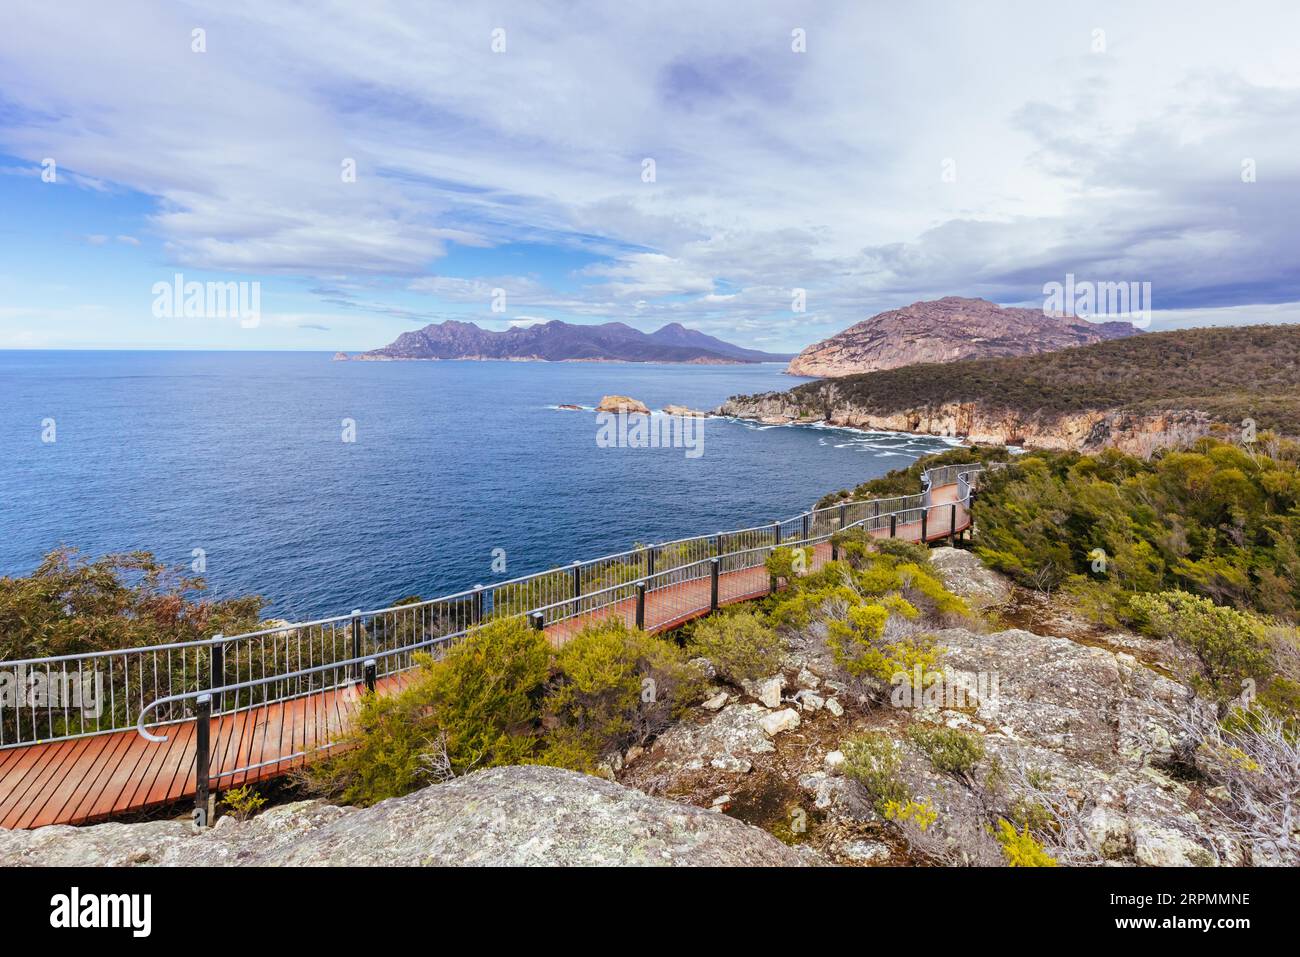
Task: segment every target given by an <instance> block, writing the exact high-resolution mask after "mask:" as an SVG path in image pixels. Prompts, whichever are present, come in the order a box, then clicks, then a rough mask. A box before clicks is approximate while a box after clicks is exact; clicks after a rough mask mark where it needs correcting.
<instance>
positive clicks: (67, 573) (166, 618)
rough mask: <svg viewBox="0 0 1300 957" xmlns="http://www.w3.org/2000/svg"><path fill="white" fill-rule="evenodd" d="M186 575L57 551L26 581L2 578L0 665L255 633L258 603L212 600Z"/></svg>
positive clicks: (134, 557) (137, 555)
mask: <svg viewBox="0 0 1300 957" xmlns="http://www.w3.org/2000/svg"><path fill="white" fill-rule="evenodd" d="M186 571H187V569H182V568H170V567H168V566H166V565H163V564H162V563H160V562H158V561H155V560H154V557H153V555H151V554H150V553H149V552H130V553H128V554H119V555H105V556H104V557H102V558H96V559H93V560H92V559H87V558H84V557H82V556H81V555H80V554H78V552H77V551H76V550H75V549H70V548H63V549H58V550H56V551H53V552H50V553H49V554H48V555H46V556H45V559H44V560H43V561H42V562H41V564H40V565H39V566H38V567H37V569H36V570H35V571H34V572H32V573H31V575H28V576H26V577H24V578H9V577H2V576H0V661H8V660H12V659H15V658H39V657H45V656H49V655H72V654H79V653H81V652H87V651H105V650H108V649H114V648H135V647H139V646H141V645H159V644H170V643H172V642H184V641H198V640H200V639H203V638H210V637H212V635H213V634H214V633H215V632H221V633H223V634H227V635H236V634H239V633H240V632H244V631H255V630H256V629H257V627H258V620H259V615H260V613H261V610H262V606H263V604H264V603H263V601H262V599H261V598H258V597H256V596H247V597H243V598H229V599H221V600H213V599H211V598H208V597H207V596H206V595H205V592H206V590H207V586H206V584H205V583H204V580H203V579H202V578H201V577H198V576H195V575H189V574H186ZM110 664H111V663H110ZM178 677H179V675H178Z"/></svg>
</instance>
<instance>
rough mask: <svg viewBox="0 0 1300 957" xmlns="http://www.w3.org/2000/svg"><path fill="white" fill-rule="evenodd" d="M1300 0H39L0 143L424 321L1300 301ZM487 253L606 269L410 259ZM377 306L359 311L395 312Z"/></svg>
mask: <svg viewBox="0 0 1300 957" xmlns="http://www.w3.org/2000/svg"><path fill="white" fill-rule="evenodd" d="M1298 9H1300V8H1297V7H1296V6H1295V5H1294V4H1293V3H1289V2H1280V0H1279V2H1264V0H1261V2H1256V3H1246V4H1245V5H1244V6H1240V7H1238V8H1236V12H1235V13H1234V14H1233V15H1232V16H1225V15H1223V14H1222V9H1221V6H1220V5H1218V4H1215V3H1211V2H1210V0H1197V2H1192V3H1186V4H1180V5H1179V6H1178V7H1177V8H1176V9H1174V8H1169V7H1158V6H1156V5H1133V4H1121V3H1118V2H1110V3H1100V4H1098V3H1088V4H1083V3H1061V4H1043V5H1037V6H1018V7H1016V8H1015V9H1014V10H1013V9H1011V8H1001V9H999V8H995V9H992V10H990V9H987V8H977V7H976V6H975V5H969V4H962V3H957V2H950V3H944V4H925V5H918V6H916V7H912V8H899V9H891V11H890V14H889V16H888V17H882V16H881V15H880V14H879V12H878V11H876V10H874V9H873V8H872V7H870V6H869V5H859V4H843V5H816V6H809V7H806V8H803V9H800V10H799V11H798V12H797V13H795V12H791V11H790V10H788V9H786V8H784V7H781V6H777V5H773V6H763V5H757V6H756V5H753V4H742V3H739V2H730V3H717V4H699V3H697V2H663V3H657V4H654V5H652V6H649V7H643V8H638V7H636V6H635V5H627V4H625V5H618V6H617V7H609V6H608V5H605V4H599V3H595V2H590V3H578V4H559V3H553V2H552V3H532V2H530V3H516V4H505V5H504V6H502V7H500V8H498V9H494V10H493V11H492V12H491V14H487V13H485V12H484V11H483V10H481V9H478V8H474V7H472V6H469V5H463V4H456V3H451V2H444V3H438V4H433V5H430V4H427V3H424V2H416V0H394V2H391V3H388V4H385V5H383V6H382V7H376V6H374V5H359V6H347V5H337V6H331V7H330V8H329V9H328V12H327V13H323V12H322V11H320V10H318V9H315V8H311V7H296V6H281V5H269V4H264V3H260V2H253V0H243V2H232V3H224V4H221V5H211V4H185V5H174V6H168V7H164V8H159V7H157V6H155V5H152V4H145V3H128V4H124V5H121V6H115V7H114V8H113V10H112V11H111V13H110V12H109V11H108V10H106V8H104V7H103V6H102V5H101V4H99V3H95V2H90V0H81V2H71V3H65V4H58V5H51V4H38V3H29V4H23V5H22V6H20V8H19V9H18V10H16V11H11V12H10V13H9V14H8V17H9V24H8V29H6V31H4V33H3V34H0V63H2V64H3V69H4V76H5V81H6V82H5V85H4V96H5V98H6V101H7V102H8V103H10V104H12V105H13V107H14V109H12V110H9V111H7V112H6V113H5V114H4V115H5V116H6V117H8V119H7V123H6V125H5V126H3V127H0V147H3V149H5V150H6V151H8V152H10V153H14V154H16V155H18V156H20V157H21V158H22V159H23V160H24V161H27V162H31V163H38V162H39V159H40V158H41V157H43V156H54V157H56V158H59V162H60V170H61V173H60V175H61V177H62V176H63V170H64V169H66V170H67V171H68V173H67V175H68V177H69V178H70V179H72V181H74V182H75V183H76V184H78V185H80V186H83V187H85V188H90V189H108V188H114V189H118V188H127V189H132V190H137V191H139V192H142V193H144V194H146V195H149V196H152V197H156V199H157V202H158V210H157V213H156V214H155V215H154V216H153V217H152V222H151V223H150V224H149V226H150V229H151V230H153V231H156V232H157V233H158V234H159V236H160V237H161V238H162V240H163V241H164V243H165V245H164V249H165V250H166V252H167V254H168V255H169V256H170V257H172V258H173V259H174V260H175V261H176V263H177V264H179V265H182V266H192V267H196V268H198V267H203V268H213V269H222V270H230V271H234V272H237V273H241V274H268V273H285V274H289V275H305V276H311V277H331V279H332V280H334V281H335V284H336V286H337V287H339V288H342V287H343V286H344V285H345V284H346V283H347V282H349V281H353V280H357V279H358V278H362V279H364V278H365V277H400V278H401V280H402V282H401V283H399V284H398V286H401V287H404V288H405V289H406V291H408V292H415V293H419V294H421V295H423V296H427V297H428V298H429V301H430V310H429V311H430V312H434V311H436V310H437V308H438V304H439V303H440V302H450V303H460V304H475V303H479V304H484V308H486V303H487V302H488V299H489V297H490V296H491V292H492V290H493V289H494V288H498V287H499V288H504V289H506V290H507V292H508V300H509V304H510V308H512V309H514V308H524V309H530V310H537V309H543V308H545V309H548V310H556V311H557V312H560V313H563V314H565V315H568V316H572V317H578V318H591V319H609V318H632V319H634V320H635V321H636V322H637V323H638V324H643V325H647V326H649V325H654V324H658V323H660V322H662V321H671V320H682V321H687V322H690V323H691V324H693V325H696V326H698V327H701V328H704V329H706V330H707V331H711V332H715V333H726V332H732V333H744V334H750V335H753V336H755V337H757V336H764V337H767V338H768V339H769V340H770V341H783V342H785V343H786V344H787V345H795V344H799V343H801V342H806V341H807V340H808V339H809V338H812V337H814V336H817V335H821V334H824V333H827V332H830V331H833V330H835V329H838V328H842V327H844V326H846V325H848V324H850V323H851V322H854V321H857V320H858V319H860V318H862V317H863V316H864V315H867V314H870V313H872V312H875V311H879V310H880V309H885V308H890V307H894V306H898V305H901V304H903V303H906V302H909V301H912V300H914V299H918V298H925V297H929V296H937V295H945V294H968V295H985V296H988V297H990V298H994V299H997V300H999V301H1004V302H1011V301H1019V300H1023V299H1025V298H1026V297H1028V296H1029V295H1030V294H1031V293H1032V291H1033V290H1035V289H1038V288H1041V285H1042V283H1043V282H1045V281H1048V280H1051V279H1057V278H1060V277H1061V276H1062V275H1063V274H1064V272H1066V271H1072V272H1074V273H1076V274H1078V275H1081V276H1083V275H1090V276H1091V278H1097V279H1102V278H1106V279H1110V278H1115V279H1121V278H1122V279H1137V280H1150V281H1152V283H1153V286H1154V287H1155V296H1156V300H1157V303H1159V302H1160V301H1164V302H1166V303H1169V304H1170V305H1173V306H1176V307H1178V308H1183V307H1186V308H1188V309H1192V308H1195V309H1198V310H1201V311H1204V310H1205V309H1206V308H1208V307H1212V306H1217V307H1221V308H1238V307H1241V306H1243V305H1246V304H1250V303H1253V302H1271V301H1282V300H1294V299H1300V288H1297V287H1298V285H1300V276H1297V270H1296V267H1295V266H1294V264H1293V263H1292V262H1291V258H1292V256H1291V249H1292V248H1293V247H1294V243H1293V242H1291V235H1292V233H1293V227H1292V226H1291V225H1290V223H1291V220H1292V219H1293V211H1294V209H1295V208H1296V207H1297V205H1300V127H1298V126H1297V125H1296V124H1295V123H1294V116H1295V115H1296V113H1297V110H1298V109H1300V61H1297V60H1296V58H1295V57H1294V55H1293V52H1294V51H1293V45H1294V36H1295V35H1296V32H1297V29H1300V12H1298ZM198 20H201V21H202V22H203V23H204V24H205V26H206V29H207V31H208V52H207V53H206V54H194V53H192V52H191V51H190V49H189V30H190V28H191V27H192V25H193V23H194V22H197V21H198ZM794 20H797V21H798V23H797V25H799V26H801V27H803V28H804V29H805V30H806V31H807V36H808V52H807V53H804V54H796V53H793V52H792V51H791V50H790V47H789V34H790V29H791V27H792V25H794V24H793V21H794ZM1098 24H1102V25H1104V28H1105V29H1106V35H1107V51H1106V52H1105V53H1104V54H1101V55H1098V54H1094V53H1091V52H1090V49H1089V44H1090V42H1091V39H1092V29H1093V28H1094V27H1095V26H1096V25H1098ZM495 26H504V27H505V28H506V30H507V36H508V47H507V52H506V53H504V54H493V53H492V52H491V50H490V47H489V31H490V30H491V29H492V28H493V27H495ZM88 34H90V35H94V36H96V37H100V36H102V37H103V42H87V36H88ZM647 157H650V158H653V159H654V160H655V170H656V178H655V181H654V182H653V183H646V182H643V180H642V175H641V174H642V161H643V160H644V159H645V158H647ZM346 158H351V159H355V161H356V168H357V178H356V182H350V183H349V182H344V181H343V178H342V177H341V175H340V171H341V164H342V162H343V161H344V159H346ZM1244 158H1252V159H1254V160H1255V161H1256V162H1257V165H1258V170H1259V177H1258V181H1257V182H1255V183H1252V184H1244V183H1242V182H1241V181H1240V176H1239V171H1240V165H1241V162H1242V160H1243V159H1244ZM945 160H952V161H953V166H952V168H953V169H955V171H956V179H955V181H954V182H945V181H943V179H942V178H941V172H942V170H943V169H944V168H945V167H944V161H945ZM119 240H120V241H121V242H131V241H132V240H131V239H130V237H119ZM504 242H533V243H541V244H549V245H554V246H560V247H569V248H582V249H584V250H588V251H592V252H595V253H598V254H601V255H602V256H603V257H604V260H603V261H601V262H599V263H597V264H595V265H592V266H590V267H587V268H586V269H584V270H581V271H580V273H579V274H578V275H577V276H576V277H574V279H575V281H576V283H577V286H576V288H571V286H570V285H569V284H567V283H565V284H560V283H556V282H554V281H553V280H543V279H541V278H539V277H537V276H534V275H513V276H511V275H503V276H502V277H499V278H497V279H484V278H481V277H480V278H462V277H458V276H455V275H441V274H439V275H430V274H431V273H436V272H438V270H439V262H440V260H441V258H442V257H443V256H444V255H445V253H446V252H447V250H448V249H449V248H450V245H451V244H463V245H467V246H474V247H480V248H481V247H484V246H488V245H493V244H499V243H504ZM526 269H527V266H526V265H524V266H520V267H519V268H518V271H519V272H520V273H523V272H525V271H526ZM794 287H800V288H805V289H807V290H808V298H809V312H808V313H805V314H794V313H791V312H790V310H789V302H790V292H791V289H792V288H794ZM394 288H397V287H394ZM385 295H386V292H385V290H384V289H382V288H380V289H372V290H371V291H370V292H369V293H368V296H369V298H370V301H368V302H366V303H365V304H364V308H366V309H370V310H371V311H385V312H390V313H392V314H398V313H399V312H401V311H402V310H404V309H405V308H406V307H405V306H397V305H395V304H394V303H393V302H391V301H390V302H387V303H385V302H384V301H383V299H384V296H385ZM356 305H357V307H358V308H362V305H361V303H360V302H357V303H356ZM1168 314H1169V315H1175V313H1173V312H1170V313H1168ZM420 315H421V313H420V312H419V311H418V310H417V311H415V312H414V313H413V315H412V317H413V318H417V317H419V316H420Z"/></svg>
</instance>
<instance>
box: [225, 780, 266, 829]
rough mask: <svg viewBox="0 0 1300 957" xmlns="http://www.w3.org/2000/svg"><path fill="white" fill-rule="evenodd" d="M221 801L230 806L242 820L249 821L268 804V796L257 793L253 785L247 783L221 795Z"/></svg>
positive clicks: (232, 811)
mask: <svg viewBox="0 0 1300 957" xmlns="http://www.w3.org/2000/svg"><path fill="white" fill-rule="evenodd" d="M221 803H222V804H223V805H224V806H225V807H228V808H230V811H231V813H233V814H234V815H235V817H236V818H237V819H238V820H240V821H247V820H248V819H249V818H250V817H252V816H253V815H254V814H256V813H257V812H258V811H259V810H261V808H262V806H263V805H265V804H266V798H264V797H262V795H260V794H258V793H257V790H256V789H255V788H253V787H252V786H251V785H248V784H245V785H242V786H240V787H237V788H231V789H230V790H229V791H227V792H226V793H225V794H223V795H222V796H221Z"/></svg>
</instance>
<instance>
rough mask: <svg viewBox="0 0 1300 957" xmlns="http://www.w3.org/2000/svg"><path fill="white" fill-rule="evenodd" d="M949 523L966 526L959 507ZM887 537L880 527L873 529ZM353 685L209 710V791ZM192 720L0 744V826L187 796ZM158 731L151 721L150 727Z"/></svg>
mask: <svg viewBox="0 0 1300 957" xmlns="http://www.w3.org/2000/svg"><path fill="white" fill-rule="evenodd" d="M956 496H957V489H956V486H955V485H948V486H942V487H939V488H936V489H934V490H933V493H932V498H931V501H932V503H933V504H932V506H931V512H930V516H929V521H928V522H927V528H926V536H925V537H926V539H927V540H928V541H934V540H938V539H943V538H947V537H948V536H949V534H950V531H951V530H950V528H949V520H950V517H951V515H952V510H951V509H950V508H943V507H940V506H943V505H946V504H949V503H951V502H954V501H955V500H956ZM957 513H958V515H957V525H956V531H957V532H961V531H963V530H965V529H966V528H967V527H968V526H969V524H970V523H969V518H968V516H967V513H966V511H965V509H964V508H963V507H962V506H958V508H957ZM877 534H878V536H879V537H888V535H889V531H888V529H884V530H882V531H881V532H879V533H877ZM896 535H897V537H898V538H900V539H906V540H910V541H919V540H920V538H921V523H920V522H914V523H909V524H906V525H902V524H900V525H898V526H897V528H896ZM830 557H831V546H830V544H829V543H822V544H820V545H817V546H816V547H815V549H814V555H813V563H812V566H813V569H814V570H815V569H817V568H820V567H822V566H823V565H824V564H825V563H826V562H827V561H829V560H830ZM711 587H712V586H711V582H710V580H709V578H707V577H705V578H698V579H695V580H692V581H686V582H682V583H679V584H675V585H670V586H667V587H665V588H660V589H658V590H656V591H653V592H647V594H646V608H645V623H646V630H647V631H652V632H660V631H666V630H668V629H670V628H675V627H677V626H679V625H681V624H683V623H685V622H687V621H690V620H691V619H693V618H697V617H700V616H702V615H705V614H707V613H708V612H709V609H710V602H711ZM768 589H769V579H768V573H767V570H766V569H765V568H763V567H761V566H760V567H758V568H748V569H743V570H739V571H732V572H723V573H722V574H720V575H719V576H718V603H719V605H730V604H734V603H736V602H741V601H747V600H750V599H753V598H759V597H762V596H763V595H766V594H767V593H768ZM635 615H636V602H635V599H631V598H629V599H626V600H624V601H620V602H615V603H613V604H610V605H607V606H605V607H604V608H601V609H599V610H597V611H594V612H592V613H590V614H584V615H581V616H578V617H575V618H569V619H566V620H564V621H560V622H556V623H555V624H553V625H550V626H548V627H547V629H546V635H547V638H548V639H549V640H550V641H551V642H552V643H553V644H555V645H560V644H563V643H564V642H565V641H566V640H567V639H568V638H569V637H571V636H572V635H573V634H575V633H576V632H577V631H579V630H581V629H582V628H583V627H585V626H586V625H589V624H591V623H592V622H593V621H599V620H602V619H606V618H610V617H622V618H623V619H624V620H626V621H627V622H628V624H632V623H633V622H634V619H635ZM409 675H410V673H409V672H407V673H404V674H397V675H392V676H389V677H387V678H382V679H380V680H379V681H378V682H377V683H376V691H377V692H379V693H382V694H390V693H393V692H394V691H397V690H400V689H401V688H402V687H404V686H405V685H406V684H407V682H408V680H409ZM361 687H362V686H360V685H358V686H355V687H350V688H346V689H341V690H331V691H325V692H317V693H314V694H309V695H304V696H302V697H299V698H293V699H290V700H287V701H278V702H275V703H272V704H267V705H260V706H255V707H252V708H249V709H247V710H243V711H238V712H234V713H230V714H223V715H219V716H216V717H214V718H212V723H211V731H210V743H211V750H210V763H209V775H210V780H211V786H212V789H213V790H223V789H226V788H231V787H238V786H239V785H241V784H247V783H251V782H254V781H259V780H263V779H265V778H270V777H274V776H276V775H280V774H283V773H285V772H286V771H288V770H289V769H290V768H292V767H293V766H294V765H296V764H300V763H301V762H302V761H303V760H305V759H304V757H302V753H303V752H309V751H312V750H314V749H316V748H319V747H321V746H323V745H327V744H329V743H330V742H332V741H335V740H337V739H338V737H339V735H340V734H341V733H342V732H343V731H344V730H345V729H346V727H347V724H348V722H349V720H350V718H351V715H352V713H353V712H354V710H355V709H356V707H357V703H358V701H359V700H360V699H359V695H360V689H361ZM195 729H196V722H195V721H193V720H189V721H184V722H180V723H177V724H172V725H168V726H166V727H165V729H164V730H163V731H162V732H161V733H164V734H166V735H167V736H168V740H166V741H163V742H151V741H148V740H146V739H144V738H142V737H141V736H140V735H138V734H137V733H136V732H135V731H134V730H127V731H115V732H111V733H106V734H97V735H91V736H87V737H82V738H72V739H66V740H61V741H53V742H48V743H42V744H32V745H26V746H16V747H10V748H6V749H3V750H0V827H5V828H33V827H43V826H45V825H48V824H80V823H86V822H90V821H97V820H103V819H105V818H108V817H110V816H112V815H114V814H122V813H125V812H130V811H139V810H144V809H147V808H151V807H159V806H164V805H168V804H172V803H175V802H178V801H180V800H183V799H185V798H192V797H193V796H194V794H195V789H196V784H195V773H194V772H195V759H196V750H197V749H196V741H195V737H196V730H195ZM153 730H154V732H155V733H159V731H158V729H156V728H155V729H153Z"/></svg>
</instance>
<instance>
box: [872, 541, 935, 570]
mask: <svg viewBox="0 0 1300 957" xmlns="http://www.w3.org/2000/svg"><path fill="white" fill-rule="evenodd" d="M872 547H873V549H874V551H875V552H877V553H878V554H880V555H887V556H889V557H890V558H894V559H897V560H898V561H899V562H910V563H911V564H913V565H920V566H921V567H923V568H928V567H929V565H930V549H929V548H927V547H926V546H924V545H922V544H921V543H920V542H909V541H908V540H907V539H904V538H873V539H872Z"/></svg>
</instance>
